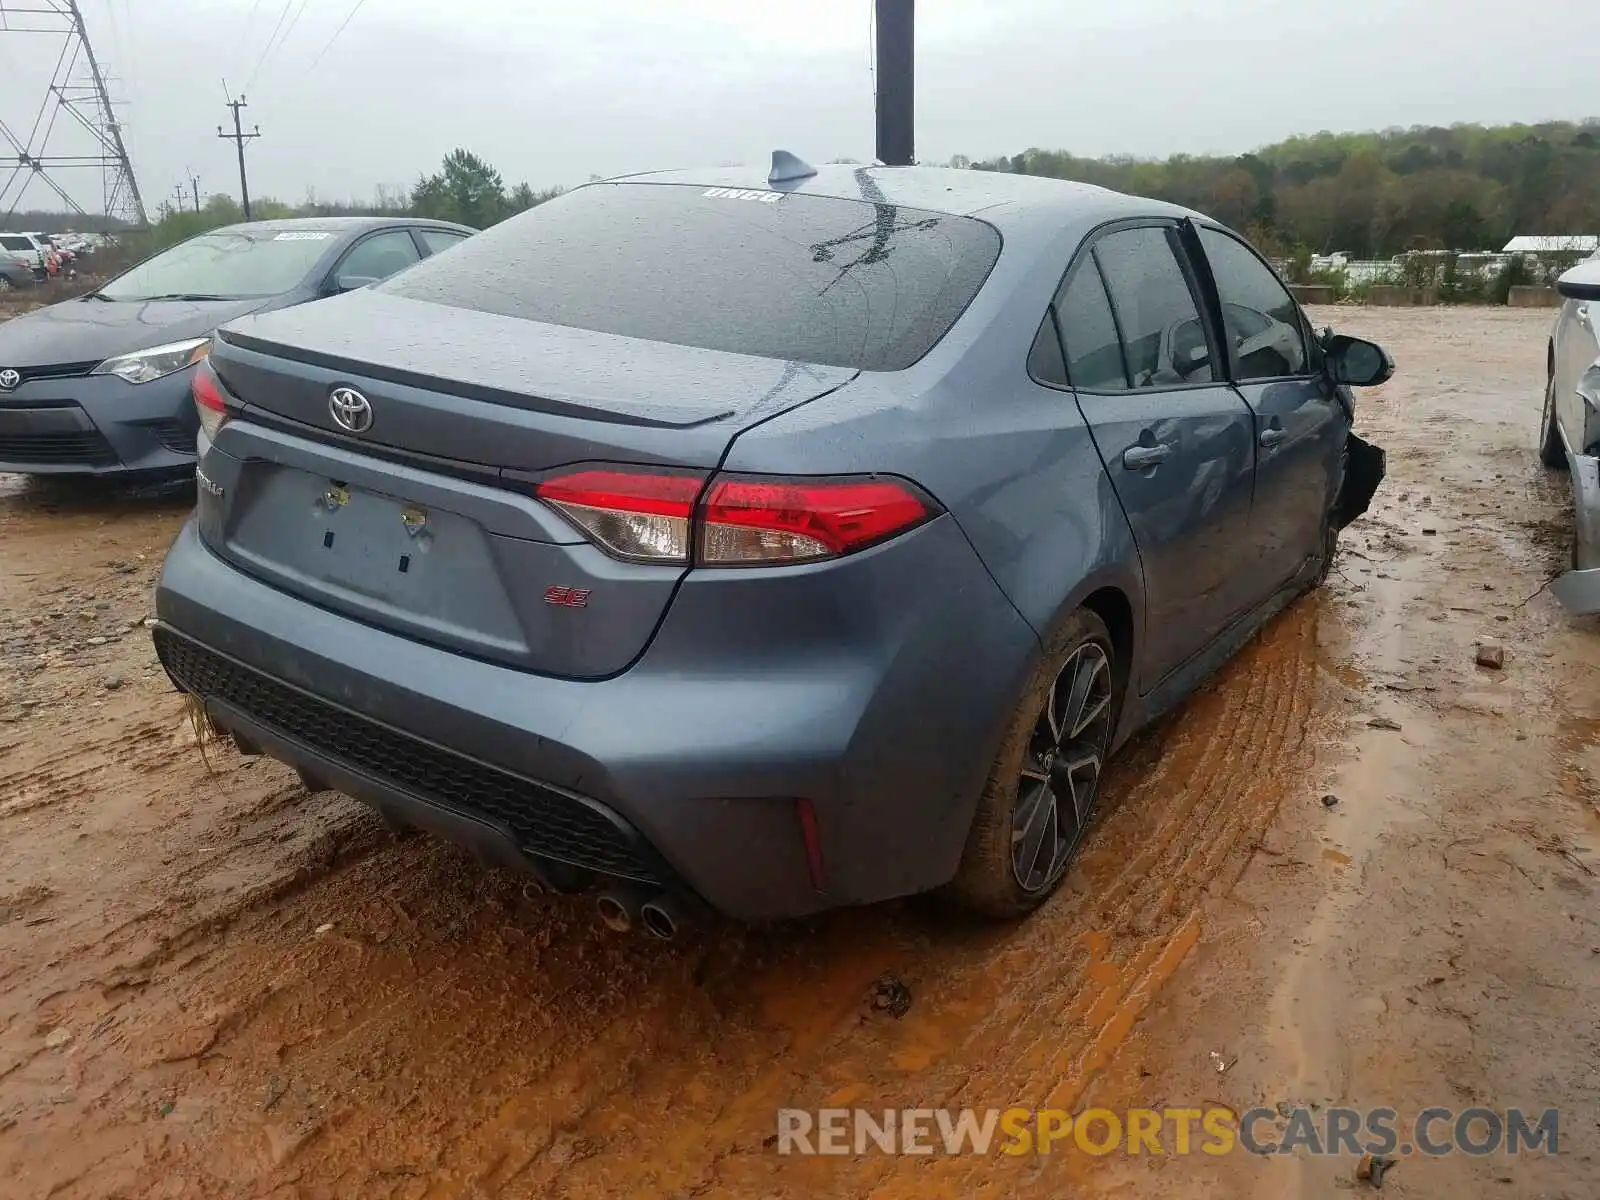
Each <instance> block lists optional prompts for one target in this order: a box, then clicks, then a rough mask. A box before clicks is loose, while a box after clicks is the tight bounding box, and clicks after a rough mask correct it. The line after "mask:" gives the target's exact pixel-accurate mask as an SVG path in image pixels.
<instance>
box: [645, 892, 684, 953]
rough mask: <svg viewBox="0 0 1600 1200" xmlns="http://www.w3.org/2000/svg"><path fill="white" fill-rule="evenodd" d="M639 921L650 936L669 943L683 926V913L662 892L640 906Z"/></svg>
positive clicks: (670, 898) (675, 902)
mask: <svg viewBox="0 0 1600 1200" xmlns="http://www.w3.org/2000/svg"><path fill="white" fill-rule="evenodd" d="M639 921H640V923H641V924H643V925H644V930H645V932H646V933H648V934H650V936H652V937H658V938H660V939H661V940H662V941H664V942H670V941H671V940H672V939H673V938H675V937H677V936H678V930H679V928H680V927H681V926H682V925H683V911H682V910H681V909H680V908H679V907H678V903H677V901H675V900H674V899H673V898H672V897H671V896H668V895H667V894H666V893H665V892H663V893H662V894H661V895H659V896H656V897H654V898H653V899H650V900H646V901H645V902H644V904H643V905H641V906H640V908H639Z"/></svg>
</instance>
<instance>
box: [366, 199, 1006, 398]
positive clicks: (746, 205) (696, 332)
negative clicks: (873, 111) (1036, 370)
mask: <svg viewBox="0 0 1600 1200" xmlns="http://www.w3.org/2000/svg"><path fill="white" fill-rule="evenodd" d="M999 253H1000V235H999V234H998V233H997V232H995V230H994V228H993V227H992V226H990V225H988V224H986V223H984V222H982V221H977V220H973V219H972V218H970V217H960V216H951V215H949V214H946V213H936V212H926V211H923V210H920V209H912V208H904V207H901V206H899V205H893V204H885V203H879V202H872V201H865V200H843V199H837V198H833V197H826V196H808V195H803V194H790V195H786V194H782V193H777V192H767V191H755V190H741V189H731V188H707V187H690V186H683V185H674V184H628V183H622V184H591V185H590V186H588V187H582V188H578V189H577V190H575V191H573V192H569V193H568V194H567V195H565V196H563V197H561V198H559V199H557V200H552V201H550V202H549V203H547V204H541V205H539V206H538V207H537V208H535V209H532V210H530V211H528V212H526V213H523V214H522V215H521V216H518V217H514V218H512V219H511V220H509V221H504V222H502V223H500V224H499V225H496V226H494V227H492V228H490V229H488V230H486V231H485V232H483V233H480V234H478V235H476V236H475V237H472V238H470V239H468V240H467V241H466V242H464V243H462V245H461V246H459V247H457V248H456V249H455V250H453V251H452V252H451V253H449V254H446V255H442V256H440V257H438V258H429V259H424V260H423V262H422V263H421V264H420V265H419V266H417V267H416V268H414V269H413V270H410V271H408V272H406V273H405V274H404V275H402V276H400V277H398V278H396V279H394V280H391V281H390V282H388V283H386V284H383V285H382V286H381V288H380V290H382V291H386V292H391V293H393V294H395V295H399V296H408V297H410V298H412V299H416V300H427V301H431V302H433V303H435V304H447V305H450V306H452V307H456V308H467V309H476V310H478V311H481V312H491V313H498V314H501V315H502V316H509V317H521V318H524V319H526V320H529V321H544V322H548V323H550V324H554V325H568V326H572V327H575V328H578V329H592V330H598V331H600V332H603V333H614V334H622V335H625V336H628V337H638V338H649V339H651V340H653V341H659V342H673V343H676V344H678V345H683V346H699V347H703V348H705V349H709V350H725V351H730V352H733V353H736V354H755V355H761V356H763V357H766V358H780V359H791V360H794V361H797V362H808V363H819V364H827V365H831V366H841V367H855V368H859V369H862V370H868V371H897V370H901V369H903V368H905V367H908V366H910V365H911V364H912V363H914V362H916V361H917V359H919V358H921V357H922V356H923V355H924V354H926V353H927V352H928V351H929V350H930V349H932V347H933V345H934V343H935V342H937V341H938V340H939V339H940V338H941V337H943V336H944V334H945V332H946V331H947V330H948V329H949V328H950V326H951V325H952V324H954V323H955V320H956V318H957V317H959V316H960V315H961V313H962V312H963V311H964V310H965V309H966V307H967V305H968V304H969V303H971V301H972V298H973V297H974V296H975V295H976V294H977V292H978V289H979V288H980V287H982V286H983V281H984V280H985V279H986V278H987V277H988V274H989V270H990V268H991V267H993V266H994V262H995V259H996V258H997V257H998V255H999Z"/></svg>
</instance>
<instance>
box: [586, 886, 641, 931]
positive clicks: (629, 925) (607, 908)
mask: <svg viewBox="0 0 1600 1200" xmlns="http://www.w3.org/2000/svg"><path fill="white" fill-rule="evenodd" d="M595 907H596V908H597V909H598V910H599V912H600V923H601V924H603V925H604V926H605V927H606V928H607V929H609V930H611V931H612V932H614V933H627V932H629V931H630V930H632V929H635V928H637V927H638V925H639V921H640V906H639V897H638V896H636V895H634V894H633V893H632V892H629V891H626V890H623V889H612V888H608V889H607V890H605V891H603V892H601V893H600V895H599V896H598V897H597V898H596V900H595Z"/></svg>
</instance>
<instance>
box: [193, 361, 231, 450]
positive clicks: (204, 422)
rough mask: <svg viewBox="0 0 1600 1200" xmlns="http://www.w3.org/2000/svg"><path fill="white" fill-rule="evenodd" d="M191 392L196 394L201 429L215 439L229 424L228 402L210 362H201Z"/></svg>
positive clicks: (195, 404)
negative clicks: (218, 432) (224, 426)
mask: <svg viewBox="0 0 1600 1200" xmlns="http://www.w3.org/2000/svg"><path fill="white" fill-rule="evenodd" d="M190 390H191V391H192V392H193V393H194V407H195V410H196V411H197V412H198V413H199V414H200V428H201V429H203V430H205V431H206V436H207V437H208V438H215V437H216V436H217V431H218V430H219V429H221V428H222V427H223V425H224V424H226V423H227V420H228V402H227V401H226V400H225V399H224V398H223V395H222V385H221V384H220V383H219V382H218V381H217V376H216V372H214V371H213V370H212V369H211V364H210V363H209V362H201V364H200V366H199V368H198V369H197V370H196V371H195V373H194V382H193V383H192V384H191V385H190Z"/></svg>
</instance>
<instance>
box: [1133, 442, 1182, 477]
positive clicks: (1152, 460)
mask: <svg viewBox="0 0 1600 1200" xmlns="http://www.w3.org/2000/svg"><path fill="white" fill-rule="evenodd" d="M1171 457H1172V447H1171V446H1163V445H1156V446H1129V447H1128V448H1127V449H1126V450H1124V451H1123V452H1122V465H1123V466H1125V467H1127V468H1128V470H1130V471H1148V470H1150V468H1152V467H1159V466H1160V465H1161V464H1162V463H1164V462H1166V461H1167V459H1169V458H1171Z"/></svg>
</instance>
